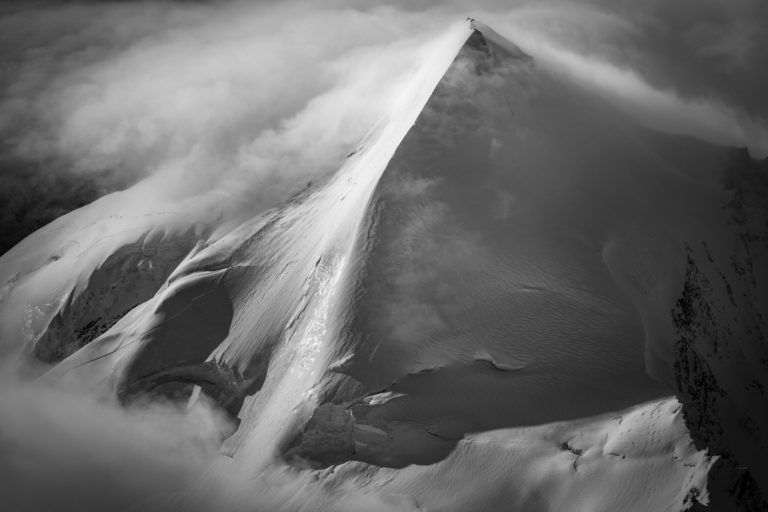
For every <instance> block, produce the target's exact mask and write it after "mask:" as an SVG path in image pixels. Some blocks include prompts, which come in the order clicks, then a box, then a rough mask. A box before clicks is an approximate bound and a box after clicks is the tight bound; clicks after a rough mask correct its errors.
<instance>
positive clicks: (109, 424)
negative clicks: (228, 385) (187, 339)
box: [0, 365, 232, 512]
mask: <svg viewBox="0 0 768 512" xmlns="http://www.w3.org/2000/svg"><path fill="white" fill-rule="evenodd" d="M231 429H232V426H231V425H230V424H229V423H228V422H227V420H225V419H224V417H223V415H222V414H221V413H220V412H218V411H216V410H214V409H212V408H210V407H209V406H207V405H205V404H203V403H201V404H200V406H196V407H195V408H194V409H193V410H191V411H190V412H186V411H183V410H182V409H180V408H178V407H177V406H173V405H169V404H157V403H154V404H144V405H141V406H136V407H132V408H129V409H125V408H122V407H120V406H119V405H117V404H116V403H113V402H111V401H109V400H104V399H103V398H98V395H96V394H93V393H91V392H90V391H88V390H87V389H82V388H76V389H75V388H64V387H62V386H61V385H60V384H57V385H55V386H51V385H47V384H42V383H39V382H31V381H28V380H25V379H21V378H19V377H18V376H17V374H16V372H14V371H12V370H11V369H10V368H9V367H8V365H4V366H3V368H2V369H0V454H2V456H0V491H1V492H2V496H3V506H4V507H7V508H8V509H9V510H15V511H19V512H31V511H38V510H62V511H66V510H82V511H91V510H94V511H95V510H124V509H125V508H126V507H128V506H131V505H136V504H137V503H139V502H141V501H142V500H147V502H149V501H150V500H152V499H158V497H162V496H165V495H167V494H168V493H170V492H174V491H177V490H180V489H181V488H183V487H184V486H186V485H188V484H189V483H191V482H192V481H193V479H195V478H198V477H199V476H200V474H201V473H202V471H203V470H204V468H205V467H206V466H207V465H208V464H209V463H210V461H211V460H212V458H213V457H214V456H216V455H217V453H218V448H219V443H220V441H221V439H222V438H223V436H225V435H226V434H227V433H228V432H231Z"/></svg>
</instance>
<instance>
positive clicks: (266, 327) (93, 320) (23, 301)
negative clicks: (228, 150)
mask: <svg viewBox="0 0 768 512" xmlns="http://www.w3.org/2000/svg"><path fill="white" fill-rule="evenodd" d="M436 48H437V49H436V50H435V52H433V53H432V54H431V55H430V58H429V59H428V60H426V61H425V63H424V65H423V66H422V67H421V68H420V69H418V70H416V71H415V72H414V76H413V80H412V82H411V84H410V87H409V88H407V89H405V90H403V96H402V99H401V102H400V103H399V104H398V105H397V106H396V108H395V109H393V111H392V113H391V116H390V117H388V118H385V119H382V121H381V122H380V123H379V124H378V125H377V126H376V127H374V128H373V129H372V130H371V132H370V134H369V135H368V136H367V137H366V138H365V139H364V140H363V141H361V143H360V144H359V146H358V147H357V148H354V150H353V151H352V152H351V153H350V155H349V156H348V157H347V159H346V160H345V162H344V163H343V164H342V165H341V166H340V169H339V170H338V172H336V173H334V174H332V175H330V176H327V177H325V178H323V179H322V180H319V181H318V182H316V183H315V184H314V185H312V186H310V187H308V188H307V189H306V190H304V191H303V192H301V193H299V194H297V195H295V196H293V197H292V198H290V199H289V200H287V201H285V202H284V203H282V204H281V205H279V206H277V207H275V208H273V209H270V210H267V211H264V212H249V214H248V215H244V214H243V213H242V212H238V216H237V217H235V216H232V215H228V212H227V211H226V210H227V203H226V201H224V202H222V201H221V198H220V197H219V196H217V195H216V194H210V195H208V196H203V197H195V198H191V199H189V200H185V201H179V202H176V203H173V204H170V205H163V207H162V208H161V209H160V208H158V207H157V204H156V203H153V202H152V201H147V202H146V203H145V204H146V206H138V201H139V199H140V198H143V197H145V196H146V195H147V194H148V192H149V191H151V185H152V184H151V183H143V184H139V185H138V186H136V187H134V188H133V189H130V190H128V191H126V192H123V193H121V194H115V195H112V196H108V197H107V198H103V199H102V200H100V201H97V202H96V203H94V204H92V205H90V206H88V207H86V208H83V209H81V210H78V211H76V212H73V213H71V214H69V215H67V216H65V217H63V218H61V219H59V220H58V221H56V222H54V223H52V224H51V225H49V226H47V227H46V228H44V229H43V230H41V231H40V232H38V233H36V234H34V235H32V236H31V237H29V238H28V239H27V240H25V241H24V242H22V243H21V244H20V245H19V246H17V247H16V248H15V249H14V250H12V251H11V252H9V253H8V254H6V255H5V256H3V258H2V259H0V277H2V283H3V286H4V288H3V292H2V297H1V298H0V329H2V331H0V334H1V335H2V342H3V345H2V346H3V350H4V351H5V352H6V353H7V354H9V356H8V357H16V358H18V359H19V360H26V359H30V358H31V359H34V360H37V361H39V362H40V364H41V365H43V364H44V365H43V366H42V368H41V369H40V368H38V369H36V370H37V372H38V373H39V372H45V375H43V377H42V379H43V380H45V381H47V382H55V383H57V384H58V385H63V384H65V383H68V382H77V383H83V382H86V383H88V385H89V386H90V387H92V388H94V389H96V390H97V392H98V393H101V394H103V395H104V396H113V397H117V398H118V399H119V400H120V401H122V402H123V403H128V402H132V401H134V400H137V399H144V398H145V397H146V396H147V395H151V396H156V395H161V396H165V397H171V398H173V399H178V400H183V401H186V402H188V403H189V407H195V404H196V402H197V400H198V399H199V395H200V393H204V394H206V395H208V396H209V397H210V398H212V399H213V400H214V401H215V402H216V403H217V404H218V405H219V406H220V407H221V408H222V409H223V410H225V411H227V413H228V414H230V415H231V416H232V417H233V418H235V417H236V418H237V422H238V423H239V428H238V430H237V432H236V433H235V434H234V435H233V436H231V437H230V438H229V439H227V440H226V441H225V443H224V445H223V446H222V456H221V457H219V458H218V459H217V460H215V461H212V465H211V468H210V470H209V472H208V473H207V474H206V475H205V477H204V478H203V479H202V480H201V481H200V482H199V485H198V486H196V487H195V488H193V489H190V490H189V492H188V493H186V494H182V495H181V496H178V497H176V498H174V499H178V500H181V502H182V503H186V507H187V508H188V507H189V506H191V505H190V504H191V503H196V504H198V505H200V504H201V503H205V499H204V498H206V497H207V498H211V497H214V498H213V499H223V497H222V494H224V495H227V496H229V498H230V499H232V500H234V503H228V504H229V505H231V506H233V507H236V508H237V507H240V506H242V507H244V508H246V509H247V508H250V507H253V506H256V505H258V504H261V505H263V506H264V507H266V508H267V509H274V508H276V507H279V506H282V507H284V508H286V509H291V510H294V509H309V510H313V509H316V508H318V507H327V508H328V509H334V508H337V507H338V508H341V509H345V508H347V509H359V508H361V507H363V506H379V507H381V508H383V509H386V510H403V509H408V508H409V507H410V508H412V509H418V507H426V508H428V509H435V508H436V509H440V510H443V509H445V510H467V509H476V510H498V509H499V507H500V506H502V505H505V506H506V505H507V504H508V506H513V507H514V506H517V507H519V508H521V509H524V510H563V511H572V510H585V511H586V510H590V511H598V510H606V511H609V510H664V509H667V510H681V509H682V508H683V507H685V506H688V505H690V504H692V503H693V502H694V501H696V500H699V499H700V500H701V501H706V499H705V498H706V496H707V492H706V490H705V485H704V484H705V479H706V474H707V471H708V470H709V468H710V466H711V464H712V463H713V459H712V458H710V457H708V456H707V455H706V454H705V453H704V452H703V451H697V450H696V449H695V448H694V446H693V444H692V442H693V440H692V439H691V438H689V436H688V433H687V431H686V428H685V425H684V424H683V420H682V417H681V409H680V406H679V405H678V404H677V402H676V400H675V399H673V398H668V397H669V396H670V395H672V394H673V393H674V392H676V391H678V390H679V391H681V392H683V397H684V399H683V404H684V406H685V407H686V416H687V417H689V418H690V417H691V414H692V412H696V411H699V412H701V411H702V410H704V412H703V413H702V414H704V415H707V414H709V413H708V412H707V411H706V408H704V409H702V407H703V406H701V404H700V400H699V401H697V399H696V396H695V395H694V396H693V399H688V397H689V396H691V389H694V388H695V387H696V386H697V385H698V384H697V383H696V380H695V378H697V377H689V376H688V374H686V373H685V372H684V371H682V370H681V368H682V367H681V363H680V361H681V357H686V354H687V352H686V351H687V350H688V348H687V347H690V346H692V345H694V344H695V341H690V340H695V339H696V335H695V334H690V332H691V328H690V327H689V324H690V322H688V323H686V322H681V321H679V318H680V316H679V315H677V316H674V318H675V319H676V321H675V322H674V323H673V313H672V310H673V308H674V307H675V305H676V304H677V303H678V300H683V301H685V300H689V298H686V297H687V296H686V295H685V294H686V293H688V290H690V289H691V287H693V286H695V283H694V284H689V283H690V282H691V280H692V279H694V278H692V277H691V275H692V273H693V272H694V271H692V270H691V261H693V264H694V265H696V264H697V262H698V261H699V260H700V259H701V255H700V254H698V253H697V252H695V251H697V250H698V249H696V250H692V249H688V250H686V245H685V244H686V243H688V244H689V247H694V246H695V247H699V246H701V244H702V243H706V247H707V248H709V249H708V250H710V251H712V254H714V255H715V256H714V258H715V259H716V260H720V259H723V260H724V261H727V259H728V258H729V255H730V254H732V253H733V250H734V241H738V240H739V238H738V235H734V226H733V221H732V220H730V218H729V216H728V214H727V213H726V212H725V211H724V209H723V205H727V204H728V201H730V200H731V198H732V196H733V194H734V193H733V191H732V190H728V189H726V188H724V187H723V185H722V183H721V177H722V174H723V171H724V169H725V165H726V162H727V158H728V153H727V151H726V150H724V149H721V148H716V147H713V146H710V145H707V144H704V143H700V142H697V141H693V140H690V139H686V138H683V137H677V136H669V135H663V134H659V133H655V132H651V131H648V130H646V129H644V128H641V127H639V126H637V125H636V124H635V123H634V122H633V121H632V120H631V119H627V118H625V117H623V116H621V115H620V114H618V113H617V112H615V111H614V110H613V109H612V108H611V107H610V106H608V105H605V104H603V103H601V102H600V101H598V100H596V99H594V98H593V97H591V96H590V95H589V93H588V92H587V91H581V90H579V89H577V88H575V87H574V86H572V85H571V84H568V83H565V82H563V81H562V80H561V79H557V78H554V77H551V76H548V75H546V74H544V73H542V72H540V71H539V70H537V68H536V64H535V62H534V61H533V60H532V59H531V58H530V57H528V56H527V55H526V54H525V53H524V52H522V51H521V50H520V49H518V48H517V47H515V46H514V45H512V44H511V43H509V42H507V41H506V40H504V39H503V38H501V37H500V36H498V35H497V34H495V33H493V31H491V30H490V29H488V28H487V27H484V26H482V25H480V24H476V23H472V24H467V25H462V26H460V27H457V28H455V29H454V30H452V31H451V32H449V33H448V34H447V35H446V36H445V38H444V39H443V40H442V41H441V42H440V44H439V45H437V46H436ZM688 153H691V154H693V155H695V156H693V157H689V156H688ZM243 217H246V220H245V221H242V222H233V221H231V219H233V218H243ZM741 239H743V237H742V238H741ZM692 251H693V252H692ZM749 254H751V255H752V256H751V258H754V261H753V262H752V263H751V268H755V269H756V268H762V267H760V265H759V261H761V260H764V258H765V253H764V252H758V253H755V252H754V251H753V252H750V253H749ZM737 270H738V269H737ZM706 272H714V270H707V271H706ZM722 272H724V274H723V278H722V279H723V281H724V283H727V284H730V283H736V282H737V280H738V279H740V278H737V277H736V275H735V274H733V275H732V273H727V272H726V270H723V271H722ZM728 272H730V271H728ZM736 273H738V272H736ZM752 281H753V282H754V283H760V284H759V286H758V285H757V284H754V285H752V286H753V288H755V289H756V290H757V289H759V290H764V284H763V283H765V276H764V275H762V274H760V273H759V271H755V272H754V273H753V276H752ZM697 282H698V281H697ZM739 282H740V281H739ZM684 283H686V285H685V291H684ZM731 286H736V285H735V284H733V285H731ZM723 287H724V288H726V287H727V286H726V284H723ZM681 294H682V299H681ZM701 294H703V295H704V296H705V297H709V298H711V300H720V298H721V296H722V293H721V291H720V290H710V289H707V290H706V291H704V292H700V295H701ZM710 296H711V297H710ZM764 299H765V294H764V292H763V291H761V292H759V293H758V292H755V298H754V299H750V300H751V301H752V302H750V304H752V306H751V307H752V309H751V310H749V312H747V313H745V314H746V315H748V316H749V318H757V316H759V312H760V311H764V309H761V306H762V305H763V304H764ZM707 300H708V299H707ZM734 307H735V306H734ZM698 310H700V308H698V309H697V311H698ZM726 314H727V312H725V313H723V315H726ZM686 318H687V317H686ZM715 322H716V323H718V324H719V325H720V322H721V320H715ZM685 329H688V331H684V330H685ZM761 329H764V326H763V327H761ZM681 330H682V331H681ZM683 331H684V332H688V333H689V334H687V335H686V336H687V337H684V338H683V341H681V338H680V333H681V332H683ZM762 332H764V330H763V331H762ZM760 336H762V338H760ZM761 339H762V340H764V335H763V334H760V335H758V336H756V337H754V339H752V338H750V339H749V340H747V341H745V346H744V347H743V350H744V351H746V352H748V351H749V350H752V349H753V347H756V346H757V345H759V343H760V340H761ZM686 340H687V341H686ZM754 349H755V350H757V348H754ZM681 354H682V355H681ZM719 361H720V362H719V363H718V364H719V365H720V366H718V367H717V368H718V369H717V372H716V376H715V377H712V378H713V379H715V380H717V381H721V380H723V381H726V382H730V380H729V378H730V377H729V376H730V375H732V374H733V373H734V370H733V368H734V365H735V364H738V362H739V361H740V359H738V358H736V359H730V358H728V357H725V358H722V357H721V358H720V359H719ZM754 361H756V362H755V365H756V366H755V369H754V373H755V374H758V375H764V371H763V373H760V371H761V368H762V367H761V366H760V365H761V364H763V365H764V363H763V362H762V360H760V359H759V358H758V359H756V360H754ZM697 368H699V367H697ZM760 378H762V377H760ZM760 378H758V379H757V382H758V383H761V382H762V381H760ZM691 379H693V380H691ZM749 382H751V380H749ZM761 385H762V384H761ZM722 386H724V387H725V388H727V389H729V392H731V393H733V396H734V397H738V399H736V400H735V401H736V402H737V403H738V408H739V409H740V410H742V411H755V410H757V408H758V405H759V402H760V398H759V397H760V396H762V395H760V394H759V392H757V391H755V392H752V394H742V393H741V390H740V387H739V386H738V385H733V386H731V384H730V383H728V384H722ZM756 389H757V388H756ZM651 401H653V402H651ZM649 402H650V403H649ZM615 411H623V412H620V413H616V412H615ZM723 414H726V412H724V413H723ZM750 417H751V418H752V421H753V423H754V424H755V425H757V427H755V428H757V429H760V428H765V425H766V422H765V418H764V417H762V416H761V415H760V414H759V413H754V414H752V415H751V416H750ZM724 428H726V427H724ZM727 428H729V429H730V428H731V427H727ZM693 433H694V440H695V441H696V442H698V443H699V445H698V447H699V449H700V450H704V449H705V448H706V447H707V446H709V445H710V444H712V443H715V446H717V451H718V453H723V452H725V451H726V450H732V451H734V452H735V453H736V455H735V457H736V458H737V459H736V460H738V461H739V463H740V464H749V466H750V468H749V470H750V471H752V470H753V469H754V472H755V475H762V474H763V473H762V472H763V471H764V470H765V468H764V467H762V466H761V465H763V464H764V462H763V461H764V460H765V459H764V458H760V457H757V456H756V457H754V458H750V457H749V456H747V455H746V452H745V451H744V450H745V449H747V448H744V447H740V448H738V449H736V448H731V447H730V444H729V442H728V439H730V438H731V437H733V434H729V435H728V436H725V441H723V437H722V436H720V437H717V436H715V437H712V436H710V437H707V436H700V435H698V434H699V433H698V432H697V431H694V432H693ZM718 435H719V434H718ZM715 438H717V439H719V440H720V441H716V440H715ZM721 441H722V442H721ZM718 443H719V444H718ZM746 446H747V447H748V446H749V445H746ZM723 454H725V453H723ZM728 454H730V451H728ZM742 454H745V455H744V457H742ZM746 459H749V460H746ZM352 461H354V462H352ZM414 464H416V465H414ZM418 465H424V466H418ZM328 466H332V468H331V469H327V470H326V469H323V468H325V467H328ZM467 475H469V476H467ZM222 482H223V483H222ZM303 484H306V485H307V486H308V488H307V490H306V491H304V492H303V493H298V491H297V489H298V486H300V485H303ZM222 485H223V488H222V487H221V486H222ZM247 489H254V491H253V494H251V493H250V492H249V491H247ZM217 491H218V492H217ZM756 492H758V493H759V492H760V491H756ZM270 499H273V500H275V503H272V504H268V503H267V502H268V500H270ZM238 500H242V501H241V502H238ZM254 500H255V501H256V505H255V504H254ZM307 500H310V501H307ZM179 506H181V505H179ZM201 506H202V505H201ZM207 506H211V507H213V506H216V505H215V504H210V503H207Z"/></svg>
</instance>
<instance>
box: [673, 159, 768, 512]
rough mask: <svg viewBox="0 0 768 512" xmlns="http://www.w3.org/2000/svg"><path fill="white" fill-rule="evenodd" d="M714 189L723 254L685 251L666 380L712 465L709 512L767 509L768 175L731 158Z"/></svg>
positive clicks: (696, 248)
mask: <svg viewBox="0 0 768 512" xmlns="http://www.w3.org/2000/svg"><path fill="white" fill-rule="evenodd" d="M723 181H724V186H725V189H726V191H728V193H729V195H730V199H729V200H728V201H727V203H726V204H725V205H724V207H725V209H726V211H727V212H728V215H729V224H730V225H731V226H732V228H733V237H732V240H730V241H728V243H727V244H726V247H729V248H730V250H731V253H730V254H727V255H726V254H713V252H712V251H711V250H710V248H709V247H708V246H707V244H706V243H702V244H699V245H691V246H687V247H686V249H687V255H688V256H687V257H688V263H687V268H686V274H685V283H684V287H683V292H682V295H681V296H680V298H679V300H678V301H677V304H676V305H675V307H674V309H673V311H672V318H673V324H674V326H675V328H676V330H677V333H678V335H679V338H678V341H677V344H676V361H675V365H674V370H675V379H676V385H677V389H678V392H679V398H680V401H681V402H682V403H683V406H684V413H685V418H686V424H687V426H688V428H689V430H690V433H691V436H692V437H693V439H694V441H695V442H696V444H697V447H698V448H699V449H704V448H708V449H709V450H710V453H712V454H715V455H719V456H720V461H718V463H717V465H716V466H715V467H714V468H713V470H712V472H711V473H710V480H709V488H710V494H711V507H712V509H714V510H744V511H753V510H768V501H766V497H767V496H768V413H767V412H766V409H768V408H766V403H767V402H766V400H767V399H768V397H766V389H767V388H768V339H767V338H768V337H767V335H768V317H766V313H768V310H766V305H767V304H768V302H767V299H768V279H767V276H768V274H766V272H767V271H768V203H766V202H765V197H766V192H768V166H767V165H766V164H765V162H758V161H756V160H753V159H752V158H751V157H750V156H749V153H748V152H747V151H746V150H733V151H732V152H731V155H730V159H729V161H728V164H727V167H726V172H725V175H724V180H723Z"/></svg>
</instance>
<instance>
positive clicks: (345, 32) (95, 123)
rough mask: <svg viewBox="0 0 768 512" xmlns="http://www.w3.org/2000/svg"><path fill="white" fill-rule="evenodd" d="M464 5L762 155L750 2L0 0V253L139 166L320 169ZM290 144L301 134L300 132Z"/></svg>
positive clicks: (675, 117)
mask: <svg viewBox="0 0 768 512" xmlns="http://www.w3.org/2000/svg"><path fill="white" fill-rule="evenodd" d="M466 16H473V17H476V18H477V19H479V20H481V21H484V22H485V23H487V24H489V25H490V26H491V27H492V28H494V29H495V30H497V31H498V32H500V33H501V34H502V35H504V36H506V37H508V38H509V39H511V40H512V41H513V42H516V43H517V44H519V45H520V46H521V47H523V49H524V50H525V51H527V52H528V53H530V54H532V55H533V56H534V57H535V58H536V59H537V62H538V63H539V65H540V66H542V67H546V68H548V69H550V70H551V71H553V72H555V73H560V74H562V75H563V76H567V77H568V78H569V79H572V80H574V81H576V82H579V83H580V84H582V85H584V86H586V87H588V88H591V89H594V90H595V91H596V92H597V93H598V94H600V95H602V96H604V97H605V98H606V99H607V100H608V101H611V102H613V103H615V104H617V105H618V106H619V107H620V108H624V109H625V110H626V111H627V112H629V113H630V114H631V115H635V116H636V117H638V118H639V119H640V120H641V121H642V122H644V123H645V124H647V125H649V126H651V127H654V128H658V129H661V130H664V131H670V132H676V133H684V134H689V135H693V136H697V137H700V138H704V139H706V140H709V141H711V142H714V143H718V144H724V145H736V146H748V147H749V148H750V149H751V151H752V153H753V154H754V155H756V156H758V157H761V158H762V157H766V156H768V128H766V126H768V95H765V94H764V93H763V90H764V89H765V85H766V84H768V4H766V3H765V2H762V1H760V0H734V1H729V2H722V1H716V0H676V1H674V2H669V1H664V0H643V1H630V0H618V1H610V2H609V1H607V0H582V1H577V0H572V1H568V0H548V1H543V2H542V1H540V2H533V1H523V0H516V1H500V0H481V1H475V2H462V1H449V2H435V1H426V2H425V1H415V2H414V1H408V2H406V1H402V0H401V1H389V2H387V1H384V2H381V1H375V2H373V1H368V0H361V1H351V0H335V1H333V0H331V1H311V2H310V1H308V0H303V1H302V0H299V1H280V2H277V1H256V2H254V1H242V0H212V1H175V2H174V1H152V0H150V1H138V2H131V1H121V2H104V1H99V2H95V1H90V2H88V1H85V2H82V1H81V2H78V1H49V2H44V1H43V2H29V1H25V2H13V1H11V2H4V3H3V4H2V6H0V201H1V202H2V203H3V208H2V210H0V227H1V228H2V229H0V232H2V238H0V252H5V251H6V250H8V249H9V248H10V247H11V246H12V245H14V244H15V243H16V242H17V241H18V240H19V239H20V238H22V237H23V236H25V235H26V234H28V233H29V232H31V231H32V230H34V229H37V228H39V227H40V226H42V225H43V224H45V223H47V222H49V221H50V220H52V219H53V218H56V217H57V216H59V215H61V214H63V213H65V212H66V211H69V210H71V209H73V208H75V207H78V206H80V205H82V204H86V203H88V202H91V201H92V200H94V199H96V198H97V197H99V196H101V195H103V194H105V193H108V192H110V191H113V190H119V189H121V188H125V187H127V186H129V185H131V184H132V183H135V182H136V181H138V180H140V179H142V178H145V177H147V176H150V175H156V174H158V173H166V174H170V175H175V176H177V177H178V178H180V179H177V180H175V181H174V180H171V182H170V185H166V188H167V189H169V190H173V192H174V193H176V194H182V195H184V194H194V193H195V192H196V191H198V190H202V189H205V188H209V187H211V185H212V184H217V185H218V184H220V183H223V182H231V183H235V184H237V186H240V187H242V186H243V183H244V182H246V183H247V185H246V187H247V188H248V189H249V190H252V191H253V194H255V196H254V197H250V198H249V200H255V201H261V202H263V203H264V204H265V205H268V204H269V203H270V201H271V200H273V199H274V198H282V197H284V196H285V195H286V194H288V193H289V192H290V191H292V190H293V189H295V188H296V187H297V186H298V185H297V184H299V183H303V182H306V181H309V180H311V179H312V178H313V177H315V176H318V175H320V174H322V173H323V172H327V171H328V170H330V169H331V168H333V167H334V166H335V165H336V164H337V163H338V161H339V158H340V156H343V155H344V154H346V153H347V152H348V151H349V149H350V148H352V147H354V145H355V144H356V143H357V141H359V140H360V138H361V137H362V136H363V135H364V134H365V132H366V131H367V130H368V129H369V128H370V126H371V125H372V124H373V123H375V121H376V119H378V118H380V117H381V116H382V115H383V114H384V111H385V110H386V108H387V106H388V105H391V103H389V102H388V99H387V98H392V97H394V96H396V93H397V87H398V84H399V83H400V82H399V80H401V79H405V78H406V77H407V72H408V71H407V70H408V69H409V66H410V65H411V64H412V63H413V62H414V59H415V58H417V56H418V53H419V52H418V49H419V48H421V47H423V46H424V45H425V44H426V42H427V41H430V40H434V38H435V37H436V36H437V35H438V34H440V33H441V32H443V31H445V30H446V28H447V27H449V26H450V24H452V23H455V22H457V21H460V20H462V19H463V18H464V17H466ZM307 141H312V143H311V144H307Z"/></svg>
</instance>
